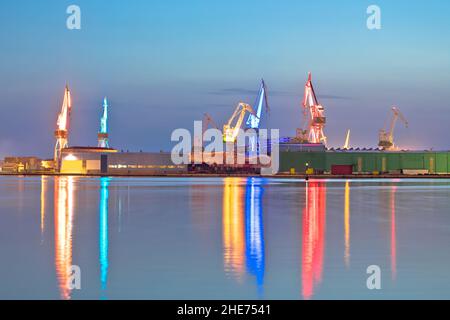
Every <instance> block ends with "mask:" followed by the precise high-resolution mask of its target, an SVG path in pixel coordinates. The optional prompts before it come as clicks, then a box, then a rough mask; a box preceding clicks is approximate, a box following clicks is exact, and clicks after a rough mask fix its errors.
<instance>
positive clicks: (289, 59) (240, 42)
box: [0, 0, 450, 157]
mask: <svg viewBox="0 0 450 320" xmlns="http://www.w3.org/2000/svg"><path fill="white" fill-rule="evenodd" d="M71 4H76V5H78V6H79V7H80V8H81V30H68V29H67V28H66V19H67V17H68V14H67V13H66V9H67V7H68V6H69V5H71ZM371 4H376V5H378V6H379V7H380V8H381V14H382V16H381V19H382V20H381V23H382V28H381V30H372V31H371V30H368V29H367V27H366V20H367V17H368V15H367V14H366V9H367V7H368V6H369V5H371ZM449 16H450V1H448V0H440V1H439V0H427V1H425V0H414V1H411V0H396V1H392V0H385V1H383V0H372V1H365V0H358V1H357V0H355V1H350V0H347V1H335V0H329V1H326V0H319V1H303V0H292V1H291V0H282V1H280V0H270V1H269V0H258V1H256V0H255V1H252V0H247V1H243V0H227V1H211V0H208V1H207V0H191V1H185V0H164V1H148V0H146V1H144V0H142V1H139V0H134V1H120V0H109V1H105V0H71V1H63V0H59V1H54V0H40V1H31V0H29V1H24V0H14V1H12V0H10V1H2V3H1V4H0V44H1V46H0V54H1V59H0V157H3V156H5V155H38V156H42V157H51V156H52V149H53V146H54V137H53V131H54V129H55V121H56V117H57V113H58V112H59V110H60V106H61V102H62V97H63V90H64V85H65V84H66V83H68V84H69V86H70V88H71V91H72V98H73V113H72V119H71V129H70V130H71V131H70V141H69V142H70V144H71V145H96V144H97V142H96V138H97V131H98V129H99V118H100V114H101V105H102V99H103V97H104V96H107V97H108V99H109V101H110V104H111V109H110V140H111V144H112V146H113V147H116V148H118V149H124V150H127V149H129V150H141V149H142V150H144V151H159V150H160V149H164V150H170V149H171V146H172V145H173V143H171V142H170V134H171V132H172V130H174V129H175V128H192V126H193V121H194V120H201V118H202V115H203V113H204V112H208V113H209V114H211V115H212V117H213V118H214V119H215V121H216V122H217V123H218V124H220V125H222V124H223V123H224V122H226V120H227V119H228V117H229V116H230V115H231V114H232V112H233V110H234V108H235V106H236V104H237V103H238V102H240V101H244V102H248V103H251V104H253V103H254V101H255V98H256V94H257V91H258V88H259V82H260V79H261V78H264V79H265V81H266V83H267V86H268V91H269V92H268V94H269V104H270V108H271V114H270V118H269V120H268V121H267V122H268V124H269V126H270V127H271V128H280V129H281V134H282V135H283V136H289V135H290V136H292V135H294V134H295V129H296V128H297V127H300V126H301V125H302V113H301V108H300V103H301V99H302V96H303V87H304V83H305V81H306V78H307V73H308V71H311V72H312V74H313V82H314V86H315V89H316V93H317V94H318V98H319V101H320V102H321V103H322V104H323V105H324V107H325V110H326V116H327V121H328V123H327V126H326V129H325V131H326V134H327V136H328V138H329V146H330V147H332V146H341V145H342V144H343V142H344V139H345V134H346V130H347V129H351V130H352V135H351V144H352V146H360V147H374V146H376V144H377V139H378V130H379V129H381V128H382V127H383V126H385V124H386V121H387V119H388V115H389V110H390V107H391V106H392V105H396V106H398V107H399V108H400V110H402V112H403V113H404V115H405V116H406V118H407V119H408V120H409V124H410V125H409V129H405V128H403V127H402V126H401V125H400V124H399V125H398V126H397V130H396V133H397V134H396V140H397V143H398V145H399V146H402V147H408V148H431V147H433V148H434V149H450V141H449V134H448V132H449V125H448V124H449V122H450V105H449V104H450V103H449V101H450V90H449V85H450V41H449V39H450V19H449Z"/></svg>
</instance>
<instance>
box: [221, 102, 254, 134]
mask: <svg viewBox="0 0 450 320" xmlns="http://www.w3.org/2000/svg"><path fill="white" fill-rule="evenodd" d="M247 112H248V113H250V114H253V115H254V116H257V115H256V113H255V111H254V110H253V108H252V107H251V106H250V105H249V104H246V103H243V102H240V103H239V104H238V106H237V107H236V109H235V110H234V112H233V115H232V116H231V118H230V119H229V120H228V122H227V124H225V125H224V126H223V140H224V142H235V141H236V138H237V136H238V134H239V130H240V129H241V127H242V123H243V122H244V117H245V115H246V113H247ZM236 118H237V121H236V124H235V125H234V126H233V121H234V120H235V119H236Z"/></svg>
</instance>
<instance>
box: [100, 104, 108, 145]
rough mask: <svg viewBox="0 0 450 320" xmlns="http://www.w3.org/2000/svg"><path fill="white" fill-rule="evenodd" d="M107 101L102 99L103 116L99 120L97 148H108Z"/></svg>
mask: <svg viewBox="0 0 450 320" xmlns="http://www.w3.org/2000/svg"><path fill="white" fill-rule="evenodd" d="M108 107H109V106H108V99H107V98H106V97H105V98H104V99H103V114H102V117H101V119H100V131H99V133H98V147H99V148H109V136H108Z"/></svg>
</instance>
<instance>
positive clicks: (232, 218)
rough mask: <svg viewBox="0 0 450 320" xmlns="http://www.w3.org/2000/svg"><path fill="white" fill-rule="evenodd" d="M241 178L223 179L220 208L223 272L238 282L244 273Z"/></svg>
mask: <svg viewBox="0 0 450 320" xmlns="http://www.w3.org/2000/svg"><path fill="white" fill-rule="evenodd" d="M242 183H243V179H241V178H225V179H224V194H223V207H222V211H223V212H222V215H223V216H222V228H223V255H224V266H225V272H226V273H227V274H228V273H229V274H232V275H233V276H235V277H236V278H237V279H238V280H241V279H242V276H243V273H244V248H245V243H244V242H245V239H244V232H245V229H244V207H243V203H242V200H243V190H242V189H243V188H242V186H241V184H242Z"/></svg>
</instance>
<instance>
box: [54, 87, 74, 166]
mask: <svg viewBox="0 0 450 320" xmlns="http://www.w3.org/2000/svg"><path fill="white" fill-rule="evenodd" d="M71 110H72V99H71V97H70V90H69V87H68V86H67V85H66V88H65V90H64V98H63V103H62V107H61V112H60V113H59V115H58V120H57V121H56V130H55V138H56V145H55V153H54V161H55V168H56V169H59V163H60V160H61V151H62V149H64V148H67V147H68V132H69V122H70V112H71Z"/></svg>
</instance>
